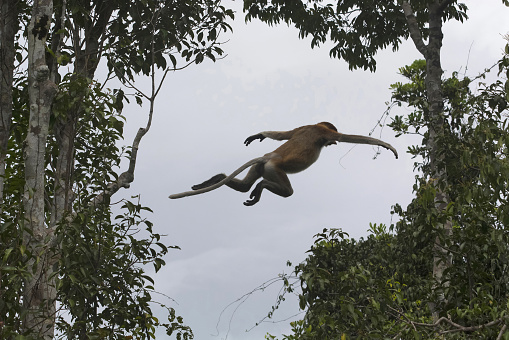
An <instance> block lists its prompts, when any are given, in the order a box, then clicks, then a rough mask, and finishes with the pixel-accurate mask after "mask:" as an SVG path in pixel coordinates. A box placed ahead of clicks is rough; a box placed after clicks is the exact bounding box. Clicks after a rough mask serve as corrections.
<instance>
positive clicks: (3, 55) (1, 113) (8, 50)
mask: <svg viewBox="0 0 509 340" xmlns="http://www.w3.org/2000/svg"><path fill="white" fill-rule="evenodd" d="M17 14H18V8H17V2H16V1H10V0H0V213H1V212H2V206H3V198H4V183H5V158H6V154H7V142H8V140H9V135H10V131H11V120H12V81H13V71H14V53H15V48H14V36H15V34H16V32H17V31H18V28H19V25H18V18H17Z"/></svg>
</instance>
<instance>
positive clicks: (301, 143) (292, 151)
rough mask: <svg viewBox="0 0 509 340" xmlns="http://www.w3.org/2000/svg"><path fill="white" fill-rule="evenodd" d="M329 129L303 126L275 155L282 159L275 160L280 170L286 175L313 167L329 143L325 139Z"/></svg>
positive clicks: (275, 151)
mask: <svg viewBox="0 0 509 340" xmlns="http://www.w3.org/2000/svg"><path fill="white" fill-rule="evenodd" d="M326 130H327V129H324V128H322V127H320V126H317V125H307V126H303V127H301V128H299V129H297V130H296V131H295V133H294V134H293V136H292V137H291V138H290V139H289V140H288V141H287V142H286V143H284V144H283V145H281V146H280V147H279V148H277V149H276V150H274V153H276V154H278V155H279V156H280V157H277V158H274V159H273V162H275V163H276V164H277V165H278V166H279V168H280V169H281V170H283V171H285V172H286V173H297V172H300V171H303V170H305V169H307V168H308V167H309V166H311V165H312V164H313V163H314V162H316V160H317V159H318V157H319V156H320V152H321V151H322V148H323V146H324V145H325V144H326V143H327V142H328V139H326V138H324V135H326V134H327V132H326Z"/></svg>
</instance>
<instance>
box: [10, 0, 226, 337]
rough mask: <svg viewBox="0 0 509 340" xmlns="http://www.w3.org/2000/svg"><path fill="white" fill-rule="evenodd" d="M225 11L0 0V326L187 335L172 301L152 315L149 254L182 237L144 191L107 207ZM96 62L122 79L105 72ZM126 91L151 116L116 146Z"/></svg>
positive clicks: (80, 333) (155, 255) (216, 48)
mask: <svg viewBox="0 0 509 340" xmlns="http://www.w3.org/2000/svg"><path fill="white" fill-rule="evenodd" d="M231 18H233V12H232V11H231V10H229V9H226V8H224V7H223V6H221V4H220V2H219V1H217V0H200V1H152V0H148V1H135V2H125V1H72V0H70V1H67V0H62V1H58V0H57V1H49V0H36V1H1V2H0V41H1V46H2V49H1V53H0V59H1V60H0V61H1V63H0V64H1V68H0V92H1V93H0V95H1V98H2V101H1V106H0V113H1V118H2V124H1V127H0V155H1V157H0V171H1V173H0V209H1V211H0V220H1V226H0V249H1V254H2V257H1V258H0V295H1V297H2V298H1V299H0V337H1V338H5V339H11V338H14V337H15V336H20V337H21V338H25V339H30V338H34V339H52V338H53V337H55V336H58V337H61V338H83V339H84V338H98V339H103V338H111V339H116V338H122V339H125V338H144V339H145V338H153V337H154V334H155V329H156V327H160V326H162V327H164V329H166V332H167V333H168V334H169V335H171V334H174V335H176V336H177V338H184V339H188V338H191V337H192V332H191V330H190V329H189V328H188V327H187V326H185V325H184V323H183V320H182V318H181V317H180V316H178V315H177V314H176V312H175V310H174V309H173V307H171V306H164V305H162V307H164V308H166V310H167V312H168V313H167V320H159V319H158V318H156V317H155V316H154V315H153V313H152V306H153V305H154V303H156V302H154V301H153V299H152V293H153V286H152V285H153V282H154V281H153V278H151V277H150V276H148V275H147V274H146V265H153V266H154V268H155V271H158V270H159V269H160V268H161V266H162V265H164V263H165V261H164V260H163V256H164V255H166V254H167V253H168V250H169V249H170V248H177V247H176V246H173V245H168V244H167V241H163V239H162V236H161V235H159V234H157V233H154V232H153V230H152V223H151V222H150V221H149V220H148V219H147V217H146V216H147V213H149V212H150V209H149V208H147V207H144V206H143V205H142V204H141V202H139V200H138V199H137V198H136V197H134V198H133V199H132V200H122V201H121V202H120V204H119V203H118V202H117V203H116V204H119V205H120V206H121V207H122V208H120V209H119V208H117V209H115V211H119V213H118V214H117V216H114V215H112V214H113V209H114V208H113V203H114V201H112V196H113V195H115V194H116V193H117V192H118V191H119V190H120V189H121V188H128V187H129V185H130V183H132V182H133V180H134V172H135V167H136V161H137V153H138V149H139V145H140V142H141V140H142V138H143V136H144V135H145V134H146V133H147V132H148V131H149V129H150V125H151V120H152V115H153V113H154V112H153V111H154V101H155V99H156V96H157V94H158V93H159V90H160V87H161V84H162V81H164V79H165V76H166V74H167V73H168V72H169V71H177V70H181V69H184V68H186V67H187V66H189V65H191V64H199V63H201V62H203V61H204V60H205V59H210V60H212V61H215V60H216V59H218V58H221V56H222V54H223V50H222V49H221V47H220V44H221V41H220V36H221V33H222V32H225V31H227V30H230V26H229V23H228V20H229V19H231ZM101 63H102V64H103V65H105V66H106V67H107V70H108V72H109V75H108V78H107V80H110V79H112V78H116V79H117V80H119V81H120V83H121V84H122V87H118V88H114V89H113V90H108V87H107V86H106V83H105V82H102V83H99V82H98V81H97V79H96V71H97V69H98V67H99V65H100V64H101ZM158 69H159V70H160V72H161V75H160V77H159V79H162V81H161V83H159V84H158V83H156V71H157V70H158ZM135 76H149V77H150V79H151V88H150V89H149V90H145V89H141V88H138V87H136V86H135V84H134V80H135V79H134V77H135ZM131 96H134V98H136V101H137V102H138V103H139V104H141V103H142V102H143V101H145V102H146V103H148V107H147V109H146V113H147V124H146V126H144V127H141V128H140V129H139V131H138V133H137V135H136V137H135V139H134V140H133V142H132V144H131V145H129V146H127V147H125V148H121V147H120V143H121V139H122V138H123V127H124V120H125V119H124V117H123V116H122V114H121V112H122V108H123V106H124V105H125V104H126V103H128V98H130V97H131ZM122 158H127V160H128V162H127V163H128V166H127V168H126V169H123V170H122V169H121V167H122V166H123V165H122V164H121V159H122ZM136 235H138V236H136Z"/></svg>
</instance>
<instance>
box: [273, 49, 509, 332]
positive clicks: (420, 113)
mask: <svg viewBox="0 0 509 340" xmlns="http://www.w3.org/2000/svg"><path fill="white" fill-rule="evenodd" d="M497 66H498V68H499V70H498V71H499V73H503V74H505V76H508V75H509V44H508V45H507V46H506V56H505V57H504V58H503V59H502V60H501V61H500V62H499V63H497ZM400 72H401V74H402V75H403V76H404V77H405V79H406V82H405V83H397V84H394V85H392V89H393V97H392V99H393V104H397V105H402V104H405V105H408V106H409V107H410V108H412V109H413V112H411V113H410V114H409V115H408V116H396V117H395V118H394V119H393V121H392V123H391V124H390V125H391V126H392V128H393V129H394V130H395V131H396V132H397V133H398V134H408V133H412V134H422V135H423V144H422V145H417V146H412V147H411V148H410V149H409V150H410V152H411V154H412V155H414V156H415V158H416V159H417V160H418V162H416V167H417V168H418V169H420V170H422V171H421V175H420V176H418V178H417V182H416V184H415V187H414V189H415V192H416V197H415V198H414V199H413V201H412V202H411V204H410V205H409V206H408V207H407V209H406V210H405V211H404V210H403V209H402V208H401V207H400V206H398V205H396V206H395V208H394V212H395V213H397V214H399V215H400V216H401V220H400V222H398V223H397V224H396V225H393V226H391V227H390V228H387V227H385V226H383V225H372V226H371V233H372V234H371V235H369V236H368V238H367V239H360V240H358V241H356V240H353V239H348V235H347V234H346V233H344V232H341V231H340V230H337V229H331V230H327V229H326V230H324V231H323V232H322V233H320V234H318V235H316V240H315V243H314V245H313V246H312V248H311V249H310V251H309V253H310V255H309V257H308V258H307V259H306V261H304V262H303V263H301V264H299V265H297V266H296V267H295V272H296V273H297V275H298V276H299V280H298V281H296V282H293V283H291V282H290V281H286V282H287V284H286V291H287V292H292V291H293V290H294V289H295V288H294V286H295V285H297V284H300V286H301V288H302V293H301V294H300V295H299V296H300V307H301V308H302V309H307V311H306V315H305V317H304V318H303V319H302V320H300V321H297V322H294V323H292V327H293V328H292V330H293V334H291V335H288V336H285V337H284V338H285V339H366V338H383V339H386V338H389V339H412V338H415V339H437V338H438V337H439V336H443V338H445V337H446V338H447V339H465V338H472V339H481V338H482V339H497V340H498V339H507V338H509V331H508V329H507V327H508V326H507V325H508V323H509V320H508V319H507V313H508V311H509V305H508V304H507V297H508V294H509V290H508V289H509V286H508V285H507V282H509V272H508V271H507V268H508V263H509V247H508V241H509V239H508V233H507V230H509V219H508V209H509V202H508V198H509V197H508V194H507V188H508V186H509V162H508V159H507V154H508V150H509V131H508V121H507V117H508V114H509V111H508V108H509V106H508V103H509V81H508V80H507V78H506V79H505V80H504V81H502V80H497V81H495V82H494V83H493V84H484V83H482V82H480V83H479V84H476V82H477V81H479V79H482V78H484V75H481V76H479V77H477V78H475V79H469V78H463V79H460V78H459V77H458V74H456V73H455V74H453V75H452V76H451V77H450V78H447V79H444V80H443V82H442V88H441V91H442V93H443V97H444V110H443V117H444V124H445V125H446V129H445V130H446V131H448V133H447V134H444V135H443V136H441V138H440V139H438V140H437V144H436V147H437V149H436V152H437V153H438V154H439V155H441V160H443V162H444V163H445V164H441V167H443V169H445V170H444V171H446V172H447V183H440V182H438V185H440V186H441V187H442V188H443V190H444V192H445V194H446V195H447V196H448V197H450V202H449V204H448V206H447V208H446V209H445V210H439V209H437V207H436V205H435V196H436V190H437V189H436V183H435V182H432V181H430V180H429V178H427V177H426V176H425V175H423V174H424V173H426V170H425V169H426V168H427V167H429V166H430V163H431V156H430V152H429V149H428V148H427V144H426V140H425V139H426V137H427V135H428V132H427V130H426V127H427V126H428V121H427V119H429V116H428V115H427V110H429V109H430V108H429V107H428V105H427V100H426V98H427V97H426V90H427V89H426V86H425V84H426V83H425V78H426V62H425V61H424V60H418V61H415V62H414V63H413V64H412V65H410V66H405V67H403V68H401V69H400ZM474 84H476V85H478V86H479V87H480V89H479V90H478V92H476V93H473V92H472V90H471V88H472V87H473V86H472V85H474ZM437 221H452V231H451V233H450V234H446V232H445V231H444V230H443V229H437V228H435V225H436V223H437ZM435 239H439V240H440V241H441V246H442V247H443V248H444V250H446V251H447V253H448V254H451V265H450V266H448V267H447V268H446V270H445V271H444V273H443V279H444V281H446V282H447V286H445V287H444V288H443V289H442V290H440V291H437V286H436V282H435V278H434V277H433V270H434V258H433V249H434V247H435V246H434V243H433V240H435ZM439 294H442V295H443V298H441V299H438V295H439ZM431 301H433V302H435V303H436V305H432V304H430V302H431ZM436 309H438V310H440V311H441V314H440V315H439V318H438V319H437V318H434V317H433V313H434V312H435V310H436ZM268 338H272V339H273V338H274V337H272V336H268ZM441 338H442V337H441Z"/></svg>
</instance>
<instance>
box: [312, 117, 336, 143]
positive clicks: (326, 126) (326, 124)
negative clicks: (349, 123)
mask: <svg viewBox="0 0 509 340" xmlns="http://www.w3.org/2000/svg"><path fill="white" fill-rule="evenodd" d="M316 125H320V126H323V127H324V128H326V129H329V130H333V131H335V132H338V129H336V127H335V126H334V125H333V124H331V123H329V122H321V123H318V124H316ZM336 144H337V143H336V141H328V140H324V144H323V146H329V145H336Z"/></svg>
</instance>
